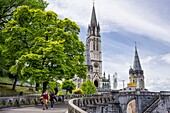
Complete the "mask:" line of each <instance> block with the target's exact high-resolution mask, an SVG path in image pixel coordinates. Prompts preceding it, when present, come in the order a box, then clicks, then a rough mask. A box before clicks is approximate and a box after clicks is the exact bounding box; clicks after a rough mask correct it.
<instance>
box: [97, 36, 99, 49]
mask: <svg viewBox="0 0 170 113" xmlns="http://www.w3.org/2000/svg"><path fill="white" fill-rule="evenodd" d="M98 50H99V39H98V38H97V51H98Z"/></svg>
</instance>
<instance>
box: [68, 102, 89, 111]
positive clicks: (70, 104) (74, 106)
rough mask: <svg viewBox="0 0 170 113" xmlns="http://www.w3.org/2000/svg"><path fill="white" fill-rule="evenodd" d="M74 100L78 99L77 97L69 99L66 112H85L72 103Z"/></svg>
mask: <svg viewBox="0 0 170 113" xmlns="http://www.w3.org/2000/svg"><path fill="white" fill-rule="evenodd" d="M74 101H78V99H71V100H69V102H68V113H87V112H86V111H84V110H82V109H81V108H79V107H78V106H76V105H75V104H74Z"/></svg>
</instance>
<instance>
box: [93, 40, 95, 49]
mask: <svg viewBox="0 0 170 113" xmlns="http://www.w3.org/2000/svg"><path fill="white" fill-rule="evenodd" d="M93 50H95V38H94V39H93Z"/></svg>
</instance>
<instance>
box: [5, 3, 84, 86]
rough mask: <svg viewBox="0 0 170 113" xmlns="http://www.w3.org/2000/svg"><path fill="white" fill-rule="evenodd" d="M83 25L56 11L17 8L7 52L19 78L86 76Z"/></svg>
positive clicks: (40, 79)
mask: <svg viewBox="0 0 170 113" xmlns="http://www.w3.org/2000/svg"><path fill="white" fill-rule="evenodd" d="M79 31H80V29H79V27H78V26H77V25H76V24H75V23H74V22H73V21H71V20H69V19H67V18H65V19H64V20H61V19H59V18H58V16H57V14H56V13H54V12H52V11H47V12H43V11H41V10H39V9H30V8H29V7H28V6H22V7H19V8H17V9H16V10H15V11H14V15H13V19H12V20H11V21H9V22H8V23H7V24H6V26H5V29H4V30H3V35H4V36H5V37H6V38H5V45H4V46H5V49H4V50H3V54H4V55H5V58H6V60H7V61H8V62H7V63H8V65H9V67H10V72H11V73H12V74H13V75H15V77H16V80H15V81H17V79H20V80H22V81H27V80H28V79H30V80H31V81H35V82H36V83H44V87H43V89H45V88H46V86H47V84H48V82H49V81H56V80H62V79H63V78H65V79H71V78H73V77H74V75H75V74H76V75H78V76H79V77H81V78H85V77H86V67H85V65H84V60H85V58H84V51H85V49H84V44H83V42H81V41H79V38H78V34H79Z"/></svg>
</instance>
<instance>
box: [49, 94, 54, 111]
mask: <svg viewBox="0 0 170 113" xmlns="http://www.w3.org/2000/svg"><path fill="white" fill-rule="evenodd" d="M54 99H55V95H54V93H53V92H52V91H51V92H50V103H51V109H54Z"/></svg>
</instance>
